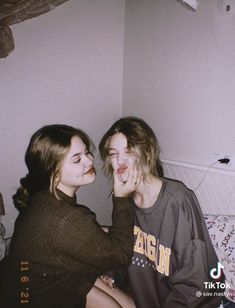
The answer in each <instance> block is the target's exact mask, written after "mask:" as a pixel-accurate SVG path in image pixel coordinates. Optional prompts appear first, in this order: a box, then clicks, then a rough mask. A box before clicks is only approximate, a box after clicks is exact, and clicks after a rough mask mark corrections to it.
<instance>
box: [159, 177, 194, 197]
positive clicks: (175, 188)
mask: <svg viewBox="0 0 235 308" xmlns="http://www.w3.org/2000/svg"><path fill="white" fill-rule="evenodd" d="M162 181H163V185H164V187H165V188H164V192H165V193H167V194H168V195H169V196H171V197H172V198H173V199H175V200H181V199H182V200H184V199H185V198H189V197H190V198H191V196H192V195H194V192H193V191H192V190H191V189H189V188H188V187H187V186H186V185H185V184H184V183H183V182H181V181H178V180H173V179H168V178H163V179H162Z"/></svg>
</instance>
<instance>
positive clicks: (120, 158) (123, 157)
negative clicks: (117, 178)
mask: <svg viewBox="0 0 235 308" xmlns="http://www.w3.org/2000/svg"><path fill="white" fill-rule="evenodd" d="M126 162H127V158H126V155H124V154H118V156H117V163H118V165H122V164H124V163H126Z"/></svg>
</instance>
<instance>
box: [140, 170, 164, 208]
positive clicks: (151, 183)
mask: <svg viewBox="0 0 235 308" xmlns="http://www.w3.org/2000/svg"><path fill="white" fill-rule="evenodd" d="M161 188H162V180H161V179H160V178H159V177H156V176H153V175H151V176H149V178H148V181H145V182H143V181H141V182H140V184H139V185H138V186H137V187H136V190H135V194H134V201H135V204H136V205H137V206H138V207H139V208H149V207H151V206H153V205H154V203H155V202H156V200H157V198H158V196H159V193H160V191H161Z"/></svg>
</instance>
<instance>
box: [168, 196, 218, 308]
mask: <svg viewBox="0 0 235 308" xmlns="http://www.w3.org/2000/svg"><path fill="white" fill-rule="evenodd" d="M183 202H184V204H183V205H182V207H179V217H178V225H177V232H176V235H175V240H174V247H173V248H174V251H175V252H176V254H177V258H178V264H177V269H176V270H175V272H174V273H173V275H172V276H171V277H170V287H171V289H172V291H171V293H170V294H169V296H168V297H167V298H166V301H165V303H164V308H168V307H175V308H178V307H179V308H180V307H204V306H203V305H208V307H217V306H219V302H220V298H219V297H217V296H215V297H213V296H211V297H205V296H203V295H201V296H197V295H196V294H200V293H197V292H202V293H203V292H205V284H204V282H207V281H208V282H209V281H211V278H210V276H209V271H210V269H211V268H213V267H215V266H216V264H217V261H218V259H217V256H216V254H215V252H214V249H213V246H212V243H211V241H210V238H209V234H208V231H207V228H206V225H205V222H204V219H203V216H202V213H201V209H200V206H199V204H198V201H197V199H196V196H195V195H194V194H193V193H190V194H189V195H187V196H186V198H185V200H184V201H183ZM209 291H210V290H209ZM211 291H212V292H216V290H211ZM207 301H209V302H210V303H212V302H213V303H214V304H213V305H214V306H213V305H212V306H210V304H209V303H208V304H205V302H207ZM205 307H206V306H205Z"/></svg>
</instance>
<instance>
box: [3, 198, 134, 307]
mask: <svg viewBox="0 0 235 308" xmlns="http://www.w3.org/2000/svg"><path fill="white" fill-rule="evenodd" d="M59 196H60V200H58V199H56V198H55V197H53V196H52V195H51V194H49V193H48V192H41V193H39V194H37V195H35V196H34V198H33V199H32V200H31V202H30V204H29V205H28V207H26V208H25V209H24V210H23V211H22V212H21V213H20V214H19V216H18V217H17V219H16V223H15V229H14V233H13V236H12V241H11V247H10V253H9V256H8V257H6V258H5V259H4V260H3V261H2V262H1V266H0V268H1V270H0V282H1V283H0V298H1V300H0V303H1V305H2V303H4V305H3V307H4V308H15V307H28V308H29V307H30V308H39V307H40V308H75V307H76V308H79V307H81V308H82V307H85V298H86V294H87V293H88V292H89V290H90V289H91V287H92V286H93V284H94V282H95V279H96V278H97V277H98V276H99V275H101V274H102V273H104V272H106V271H108V270H110V269H115V268H120V267H123V266H127V265H129V263H130V262H131V257H132V252H133V221H134V210H133V204H132V201H131V199H130V198H119V197H113V205H114V207H113V214H112V218H113V226H112V227H111V228H110V232H109V233H108V234H107V233H105V232H104V231H102V229H101V227H100V225H99V224H98V223H97V221H96V217H95V214H94V213H92V212H91V211H90V210H89V209H88V208H87V207H85V206H83V205H78V204H77V203H76V200H75V198H70V197H68V196H67V195H65V194H63V193H62V192H59ZM1 307H2V306H1Z"/></svg>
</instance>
